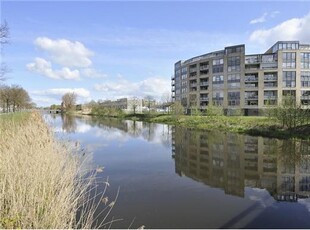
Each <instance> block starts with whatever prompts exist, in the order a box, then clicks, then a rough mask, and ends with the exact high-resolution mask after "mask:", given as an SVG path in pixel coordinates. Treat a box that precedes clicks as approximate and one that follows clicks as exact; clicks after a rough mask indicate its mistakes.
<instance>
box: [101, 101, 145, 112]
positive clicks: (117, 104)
mask: <svg viewBox="0 0 310 230" xmlns="http://www.w3.org/2000/svg"><path fill="white" fill-rule="evenodd" d="M100 105H101V106H103V107H108V108H116V109H121V110H123V111H124V112H126V113H142V99H139V98H120V99H117V100H116V101H111V100H107V101H104V102H101V103H100Z"/></svg>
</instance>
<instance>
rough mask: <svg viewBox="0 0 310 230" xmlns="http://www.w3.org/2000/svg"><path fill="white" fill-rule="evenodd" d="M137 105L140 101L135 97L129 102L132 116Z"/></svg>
mask: <svg viewBox="0 0 310 230" xmlns="http://www.w3.org/2000/svg"><path fill="white" fill-rule="evenodd" d="M139 104H140V100H139V99H138V98H137V97H134V98H133V99H132V100H131V108H132V111H133V114H136V112H137V108H138V106H139Z"/></svg>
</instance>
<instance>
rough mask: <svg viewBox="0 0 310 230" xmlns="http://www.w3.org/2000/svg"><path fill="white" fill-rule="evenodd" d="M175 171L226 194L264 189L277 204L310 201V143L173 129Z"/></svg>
mask: <svg viewBox="0 0 310 230" xmlns="http://www.w3.org/2000/svg"><path fill="white" fill-rule="evenodd" d="M172 157H173V158H174V159H175V171H176V173H177V174H179V175H180V176H187V177H189V178H192V179H194V180H196V181H199V182H202V183H204V184H206V185H209V186H211V187H216V188H221V189H223V190H224V191H225V193H226V194H231V195H236V196H240V197H244V190H245V187H252V188H264V189H267V190H268V191H269V193H270V194H271V195H272V196H273V197H274V199H275V200H278V201H297V200H298V198H306V197H310V143H309V141H296V140H278V139H268V138H262V137H253V136H247V135H237V134H232V133H223V132H205V131H194V130H190V129H185V128H181V127H175V128H173V130H172Z"/></svg>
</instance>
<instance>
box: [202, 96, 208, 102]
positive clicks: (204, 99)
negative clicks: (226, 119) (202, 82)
mask: <svg viewBox="0 0 310 230" xmlns="http://www.w3.org/2000/svg"><path fill="white" fill-rule="evenodd" d="M200 101H209V98H208V97H200Z"/></svg>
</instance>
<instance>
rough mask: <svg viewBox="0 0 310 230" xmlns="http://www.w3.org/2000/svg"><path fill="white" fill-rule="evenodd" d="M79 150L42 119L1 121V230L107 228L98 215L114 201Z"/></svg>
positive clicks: (7, 118)
mask: <svg viewBox="0 0 310 230" xmlns="http://www.w3.org/2000/svg"><path fill="white" fill-rule="evenodd" d="M78 148H79V147H78V145H77V144H72V143H71V144H68V143H63V142H60V141H58V140H56V138H55V137H54V135H53V132H52V131H51V130H50V129H49V127H48V126H47V125H46V124H45V123H44V121H43V119H42V117H41V116H40V114H39V113H36V112H32V113H28V114H23V115H5V116H0V229H1V228H23V229H24V228H27V229H29V228H53V229H55V228H57V229H67V228H94V227H102V226H104V224H103V222H101V223H98V222H96V219H97V218H98V216H95V213H98V211H96V210H97V208H98V206H99V204H98V201H100V200H104V201H107V200H108V199H107V198H106V197H104V192H105V190H104V192H102V193H96V185H95V184H96V183H97V182H95V181H96V173H95V172H94V171H89V170H87V169H86V168H85V165H84V163H83V162H85V160H84V158H85V156H83V155H84V154H80V151H79V149H78ZM83 165H84V166H83ZM108 185H109V184H108V183H107V182H106V183H104V186H105V188H107V186H108ZM114 203H115V200H112V201H111V202H109V203H106V209H105V211H106V213H107V214H109V213H110V212H111V209H112V208H113V206H114ZM107 214H106V215H107ZM100 215H103V214H102V213H100ZM101 219H103V220H104V221H106V220H107V218H106V217H105V218H101ZM108 223H109V222H108Z"/></svg>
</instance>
